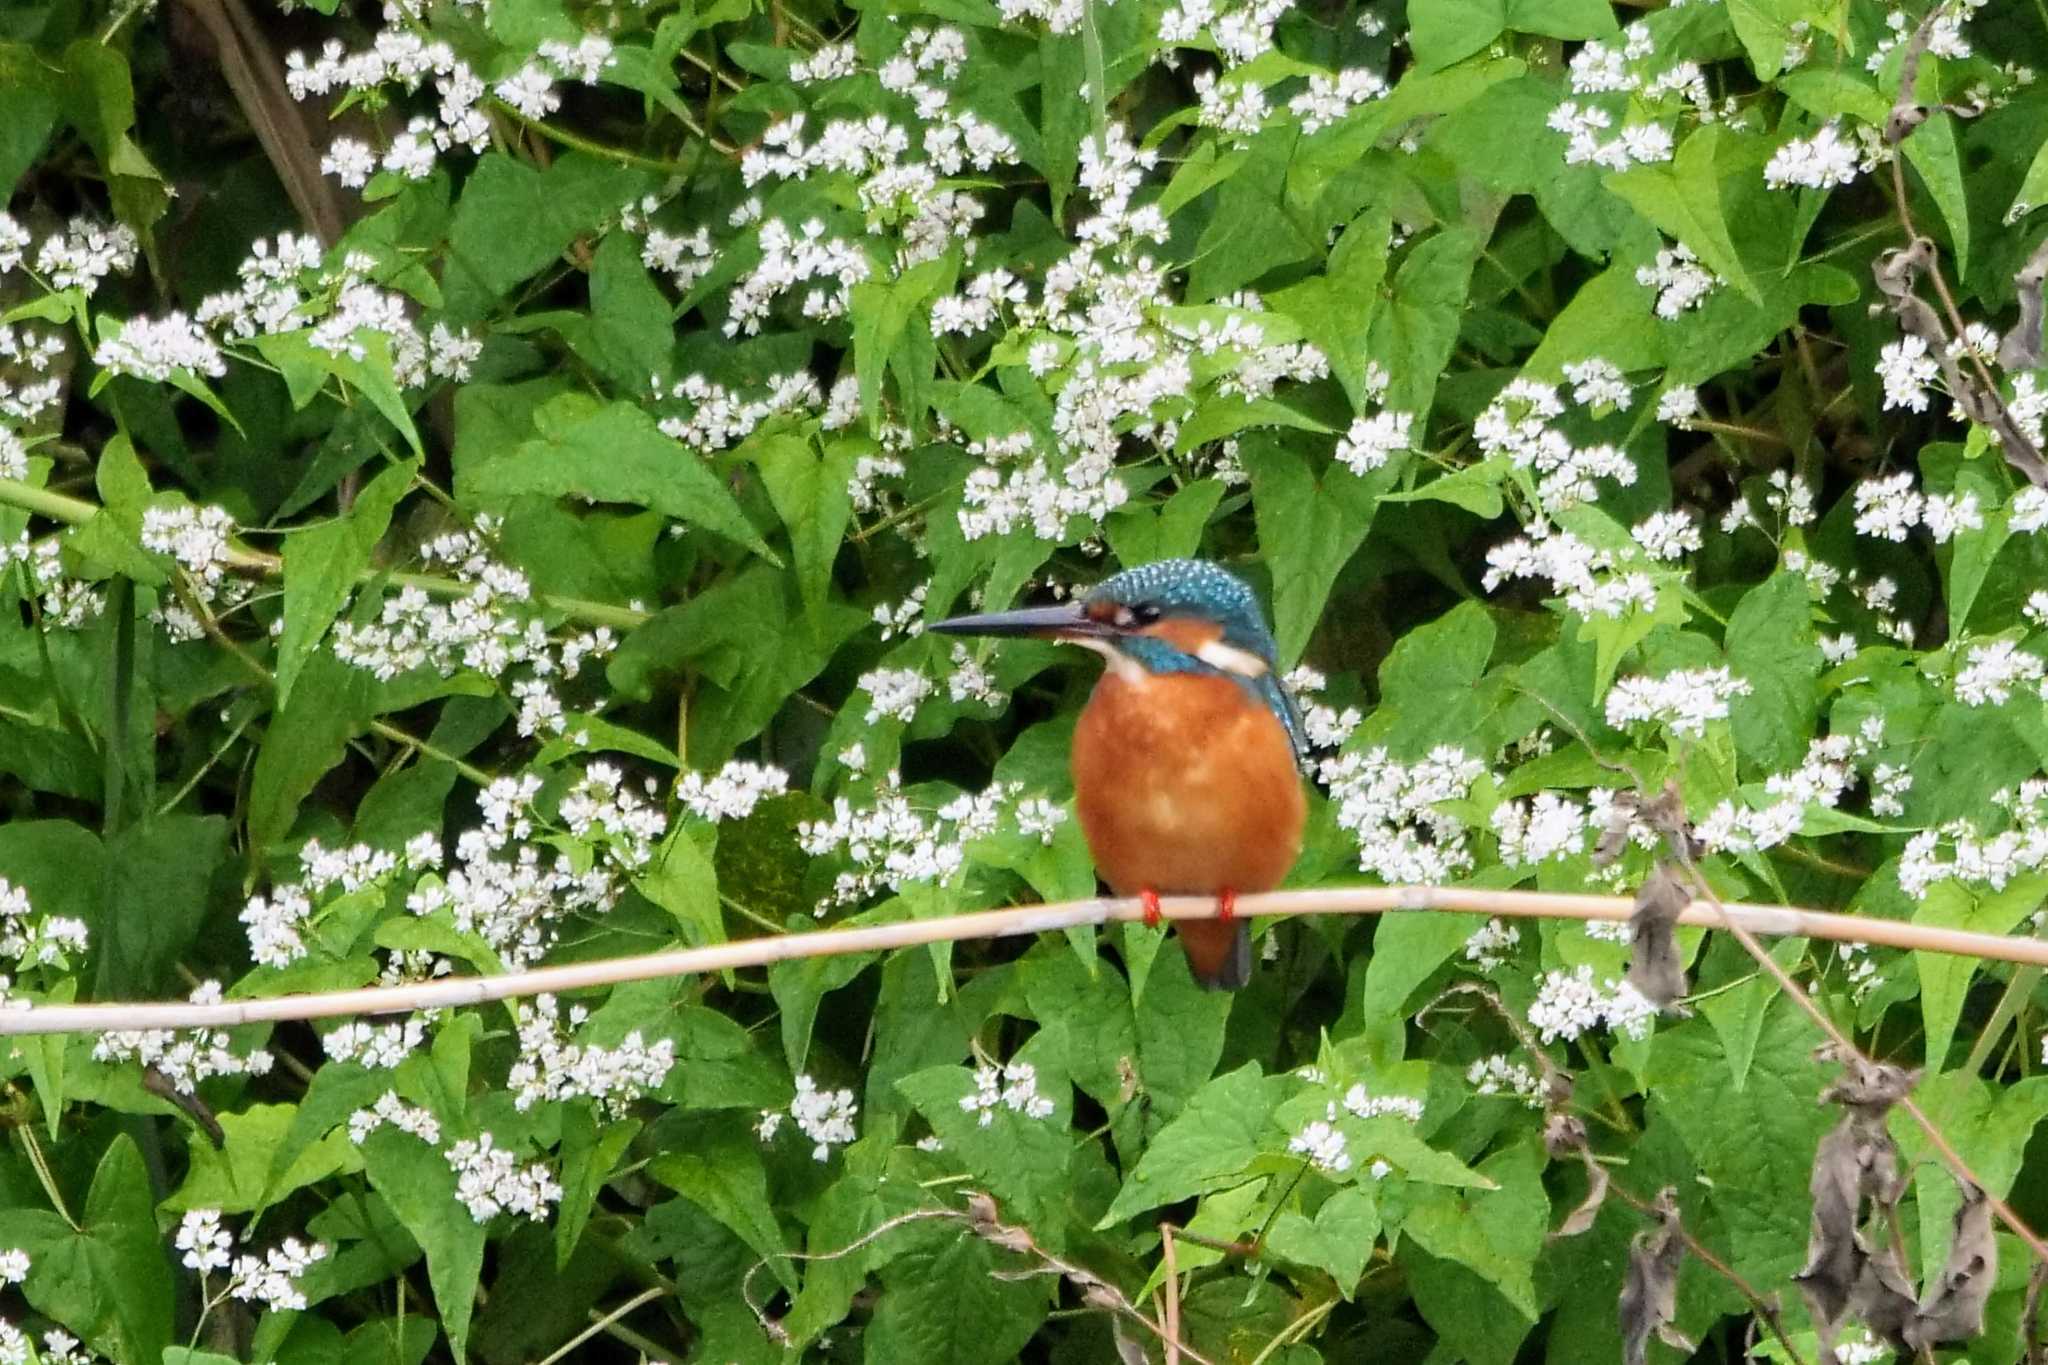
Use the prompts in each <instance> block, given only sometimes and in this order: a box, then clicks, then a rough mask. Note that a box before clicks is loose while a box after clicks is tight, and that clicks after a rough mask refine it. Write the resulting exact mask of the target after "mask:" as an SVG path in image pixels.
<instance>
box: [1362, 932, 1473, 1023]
mask: <svg viewBox="0 0 2048 1365" xmlns="http://www.w3.org/2000/svg"><path fill="white" fill-rule="evenodd" d="M1485 922H1486V921H1485V917H1484V916H1481V915H1442V914H1436V913H1434V912H1429V913H1423V914H1413V915H1381V916H1380V917H1379V919H1378V922H1377V923H1375V924H1374V925H1373V931H1372V956H1371V957H1370V958H1369V959H1367V961H1366V964H1365V990H1364V993H1363V995H1362V996H1361V997H1360V999H1359V1007H1360V1011H1361V1013H1363V1014H1364V1016H1365V1017H1366V1018H1367V1019H1399V1018H1405V1017H1406V1012H1407V1006H1408V999H1409V997H1410V996H1411V995H1413V994H1414V993H1415V991H1416V989H1417V988H1419V987H1420V986H1421V985H1422V983H1423V982H1425V981H1427V980H1429V978H1430V977H1432V976H1434V975H1436V971H1437V969H1438V968H1439V967H1441V966H1443V965H1444V963H1446V962H1449V961H1450V960H1451V959H1452V958H1454V957H1456V956H1458V954H1459V953H1461V952H1463V951H1464V948H1465V941H1466V940H1467V939H1469V938H1471V937H1472V933H1473V931H1474V930H1476V929H1478V928H1479V927H1480V926H1481V925H1482V924H1484V923H1485Z"/></svg>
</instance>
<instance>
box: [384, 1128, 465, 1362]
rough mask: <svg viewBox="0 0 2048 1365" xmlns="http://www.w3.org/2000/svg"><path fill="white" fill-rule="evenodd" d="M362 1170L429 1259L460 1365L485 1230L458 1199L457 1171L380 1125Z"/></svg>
mask: <svg viewBox="0 0 2048 1365" xmlns="http://www.w3.org/2000/svg"><path fill="white" fill-rule="evenodd" d="M362 1153H363V1169H364V1170H365V1172H367V1173H368V1175H369V1177H370V1184H371V1186H372V1187H373V1188H374V1189H375V1190H376V1191H377V1193H378V1194H380V1195H382V1196H384V1200H385V1202H386V1203H388V1204H389V1205H390V1206H391V1211H392V1212H393V1213H394V1214H396V1215H397V1216H398V1221H399V1224H400V1225H401V1226H402V1227H404V1228H405V1230H406V1231H407V1232H408V1233H410V1234H411V1235H412V1239H413V1240H414V1241H416V1242H418V1243H419V1244H420V1249H421V1250H422V1251H424V1252H425V1253H426V1255H427V1283H428V1285H429V1286H430V1287H431V1288H432V1289H433V1292H434V1307H435V1309H436V1311H437V1312H438V1313H439V1314H440V1317H441V1330H442V1331H444V1332H446V1333H447V1334H448V1345H449V1347H450V1349H451V1350H453V1351H454V1353H455V1359H456V1362H457V1365H461V1362H462V1361H464V1360H466V1359H467V1358H468V1351H469V1324H470V1319H471V1317H472V1316H473V1315H474V1313H475V1311H476V1290H477V1283H478V1281H479V1280H480V1278H481V1277H482V1274H483V1265H484V1228H483V1225H482V1224H480V1223H478V1222H477V1221H476V1220H475V1219H474V1218H472V1217H470V1214H469V1210H468V1209H467V1208H465V1207H464V1206H463V1205H462V1203H461V1202H460V1201H459V1200H458V1199H457V1198H456V1183H457V1182H456V1176H455V1171H454V1169H453V1168H452V1167H450V1166H449V1164H448V1162H447V1159H446V1158H445V1157H444V1156H443V1155H442V1153H441V1150H440V1149H439V1148H437V1147H433V1146H430V1145H428V1144H427V1143H424V1142H422V1141H420V1140H419V1139H418V1138H416V1137H414V1136H413V1135H412V1134H410V1133H404V1132H400V1131H399V1130H398V1129H397V1128H394V1127H392V1126H391V1125H390V1124H388V1123H386V1124H380V1125H379V1126H378V1127H377V1128H376V1129H374V1130H373V1131H372V1132H371V1133H370V1134H369V1136H368V1137H366V1138H364V1140H363V1143H362Z"/></svg>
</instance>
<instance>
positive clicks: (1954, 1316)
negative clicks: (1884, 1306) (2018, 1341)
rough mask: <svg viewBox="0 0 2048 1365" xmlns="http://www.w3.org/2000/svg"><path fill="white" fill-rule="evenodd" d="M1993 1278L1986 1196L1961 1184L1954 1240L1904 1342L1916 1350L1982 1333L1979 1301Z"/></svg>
mask: <svg viewBox="0 0 2048 1365" xmlns="http://www.w3.org/2000/svg"><path fill="white" fill-rule="evenodd" d="M1997 1279H1998V1239H1997V1238H1996V1237H1995V1236H1993V1235H1992V1230H1991V1200H1990V1199H1989V1198H1988V1197H1987V1196H1986V1195H1985V1193H1984V1191H1982V1190H1980V1189H1978V1188H1977V1187H1976V1186H1975V1185H1969V1184H1965V1185H1964V1186H1963V1204H1962V1207H1961V1208H1959V1209H1957V1210H1956V1220H1955V1241H1954V1242H1953V1243H1952V1244H1951V1245H1950V1247H1949V1251H1948V1259H1947V1260H1946V1261H1944V1262H1943V1263H1942V1267H1941V1273H1940V1274H1939V1275H1937V1276H1936V1277H1935V1279H1934V1283H1933V1284H1931V1285H1929V1286H1928V1288H1927V1293H1926V1294H1925V1295H1924V1296H1922V1298H1921V1300H1920V1307H1919V1309H1918V1311H1916V1312H1915V1313H1914V1315H1913V1321H1912V1323H1911V1324H1910V1325H1909V1326H1907V1328H1906V1342H1907V1344H1908V1345H1910V1346H1912V1347H1913V1348H1914V1349H1915V1350H1920V1349H1924V1348H1926V1347H1931V1346H1933V1345H1935V1344H1936V1343H1937V1342H1943V1341H1965V1340H1968V1339H1969V1338H1971V1337H1974V1336H1976V1335H1977V1334H1978V1333H1979V1332H1982V1331H1983V1330H1984V1303H1985V1300H1987V1299H1989V1298H1990V1297H1991V1290H1992V1286H1993V1284H1994V1283H1995V1282H1996V1281H1997Z"/></svg>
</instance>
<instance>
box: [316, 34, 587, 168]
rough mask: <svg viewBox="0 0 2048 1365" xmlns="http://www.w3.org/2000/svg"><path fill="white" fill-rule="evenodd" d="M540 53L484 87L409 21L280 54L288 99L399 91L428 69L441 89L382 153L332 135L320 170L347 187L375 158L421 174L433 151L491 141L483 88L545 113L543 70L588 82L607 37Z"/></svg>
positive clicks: (479, 146)
mask: <svg viewBox="0 0 2048 1365" xmlns="http://www.w3.org/2000/svg"><path fill="white" fill-rule="evenodd" d="M539 56H540V61H538V62H529V63H527V64H526V66H525V67H523V68H521V69H520V70H519V71H517V72H515V73H514V74H513V75H511V76H509V77H507V78H505V79H504V80H502V81H500V82H499V83H498V84H497V86H496V88H495V90H488V89H487V88H486V86H485V85H484V81H483V78H482V77H480V76H479V75H477V73H476V72H475V70H473V69H472V68H471V67H470V66H469V64H468V63H467V62H465V61H463V60H462V59H461V58H460V57H458V56H457V55H456V54H455V50H454V48H452V47H450V46H449V45H448V44H447V43H445V42H439V41H435V42H429V41H427V40H426V39H424V38H422V37H420V36H419V35H418V34H417V33H415V32H413V31H412V30H411V29H409V28H406V27H403V26H399V25H394V26H393V27H390V28H386V29H382V30H380V31H379V32H378V33H377V35H376V37H375V38H374V39H373V40H372V41H371V44H370V46H368V47H366V48H363V49H361V50H359V51H356V52H350V51H348V50H347V49H346V48H345V47H343V46H342V44H341V42H340V40H338V39H332V38H330V39H329V40H328V41H327V42H326V44H325V45H323V46H322V48H321V50H320V54H319V55H318V56H317V57H314V58H312V59H311V60H308V59H307V57H306V54H305V53H304V52H301V51H296V50H295V51H293V52H291V53H289V54H287V55H286V57H285V88H286V89H287V90H288V91H289V92H290V93H291V96H292V98H293V99H295V100H305V99H309V98H312V97H315V96H320V95H327V94H330V93H332V92H334V91H337V90H339V91H373V90H379V89H380V88H381V87H383V86H386V85H393V86H397V87H399V88H401V89H403V90H406V91H413V90H417V89H419V87H420V86H421V84H423V83H424V82H425V81H426V79H427V78H428V77H430V76H431V77H433V78H434V88H435V91H436V93H437V94H438V95H439V96H440V104H439V106H438V107H437V109H436V110H435V116H434V117H432V118H428V117H425V116H415V117H414V118H412V119H411V120H410V121H408V122H407V124H406V126H405V131H404V132H402V133H400V134H398V135H397V136H396V137H394V138H392V139H391V143H390V146H389V147H388V148H387V149H386V150H385V152H384V155H383V157H382V158H381V161H380V159H379V158H378V156H377V154H376V152H375V151H374V150H373V149H372V148H371V147H370V146H369V145H368V144H367V143H365V142H362V141H361V140H359V139H357V138H353V137H341V138H336V139H335V140H334V141H333V142H332V143H331V144H330V145H329V146H328V149H327V154H326V156H325V157H323V158H322V160H321V163H320V169H321V172H322V173H323V174H326V175H332V176H334V177H336V178H337V179H338V180H340V181H341V183H342V184H343V185H345V186H348V187H349V188H351V189H359V188H361V187H362V186H363V185H364V184H365V183H366V182H367V181H368V180H369V177H370V175H371V173H372V172H373V171H374V170H376V169H377V168H378V166H379V165H380V164H381V166H382V168H383V169H384V170H386V171H388V172H390V173H391V174H393V175H396V176H400V177H402V178H404V179H407V180H424V179H426V177H427V175H428V174H429V173H430V172H432V170H433V169H434V162H435V160H436V159H437V157H438V156H439V154H440V153H442V152H445V151H449V150H451V149H453V148H455V147H466V148H468V149H469V150H470V151H472V152H481V151H483V150H484V149H485V148H486V147H487V146H489V145H490V137H491V123H490V118H489V116H488V115H487V114H486V112H485V109H484V100H485V96H486V94H489V93H495V94H496V95H497V97H498V98H499V99H500V100H503V101H504V102H505V103H506V104H508V105H510V106H511V107H512V108H514V109H515V110H517V111H518V112H519V113H520V114H521V115H523V116H525V117H527V118H540V117H544V116H545V115H546V114H548V113H552V112H553V111H554V109H555V108H556V107H557V105H558V104H559V99H558V98H557V97H556V96H555V95H554V93H553V89H552V85H551V82H550V81H549V75H550V73H551V72H553V73H555V74H558V75H561V76H564V77H567V76H574V77H575V78H577V79H579V80H581V81H583V82H584V83H585V84H591V83H594V82H595V81H596V79H597V77H598V75H599V73H600V72H602V71H603V70H604V69H605V68H606V67H607V66H609V65H610V64H611V62H612V49H611V42H610V40H609V39H606V38H603V37H601V36H599V35H596V34H586V35H585V36H584V37H583V39H582V41H581V42H579V43H577V44H575V45H573V46H572V45H570V44H567V43H562V42H554V41H550V42H545V43H542V44H541V46H540V50H539Z"/></svg>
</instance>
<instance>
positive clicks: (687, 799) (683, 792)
mask: <svg viewBox="0 0 2048 1365" xmlns="http://www.w3.org/2000/svg"><path fill="white" fill-rule="evenodd" d="M788 790H789V774H788V773H786V772H784V771H783V770H782V769H780V768H777V767H773V766H770V765H768V764H763V763H749V762H746V761H745V760H743V759H737V758H735V759H733V760H731V761H730V762H728V763H727V764H726V765H725V766H724V767H722V768H720V769H719V770H718V771H717V772H715V773H713V774H711V775H710V776H709V777H706V776H705V775H704V774H703V773H700V772H696V771H694V770H693V771H691V772H686V773H684V774H683V775H682V777H681V778H680V779H678V780H677V782H676V800H678V801H680V802H682V803H683V805H684V807H685V808H687V809H688V810H689V812H690V814H692V815H694V816H696V817H697V818H698V819H700V820H709V821H712V822H713V823H714V824H715V823H717V822H718V821H721V820H744V819H746V818H747V817H748V816H749V815H752V814H753V813H754V807H756V806H758V805H760V804H761V803H762V802H763V801H766V800H768V799H769V798H770V797H775V796H781V795H783V794H784V793H785V792H787V791H788Z"/></svg>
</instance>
